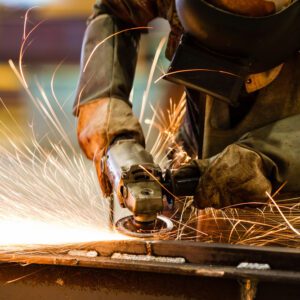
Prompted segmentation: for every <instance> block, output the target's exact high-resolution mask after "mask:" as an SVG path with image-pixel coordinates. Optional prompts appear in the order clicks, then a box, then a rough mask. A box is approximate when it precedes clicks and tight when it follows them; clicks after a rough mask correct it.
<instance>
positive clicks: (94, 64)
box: [74, 12, 140, 114]
mask: <svg viewBox="0 0 300 300" xmlns="http://www.w3.org/2000/svg"><path fill="white" fill-rule="evenodd" d="M124 28H125V25H124V24H122V22H120V21H118V20H117V19H116V18H115V17H113V16H112V15H109V14H107V13H105V12H104V13H101V14H99V15H98V16H97V17H96V18H94V19H93V20H91V21H90V23H89V25H88V28H87V30H86V33H85V36H84V41H83V47H82V56H81V72H80V78H79V82H78V87H77V92H76V98H75V103H74V113H75V114H78V109H79V107H80V105H82V104H85V103H88V102H92V101H94V100H96V99H97V100H98V99H102V98H107V97H114V98H116V99H122V100H124V101H128V97H129V93H130V91H131V88H132V82H133V77H134V72H135V66H136V60H137V47H138V41H139V36H140V33H139V32H137V31H135V32H124V33H121V34H118V35H115V36H112V35H114V34H116V33H117V32H119V31H120V30H123V29H124ZM109 36H111V37H110V38H108V37H109ZM103 41H104V42H103ZM101 42H103V44H100V43H101ZM99 44H100V46H98V45H99Z"/></svg>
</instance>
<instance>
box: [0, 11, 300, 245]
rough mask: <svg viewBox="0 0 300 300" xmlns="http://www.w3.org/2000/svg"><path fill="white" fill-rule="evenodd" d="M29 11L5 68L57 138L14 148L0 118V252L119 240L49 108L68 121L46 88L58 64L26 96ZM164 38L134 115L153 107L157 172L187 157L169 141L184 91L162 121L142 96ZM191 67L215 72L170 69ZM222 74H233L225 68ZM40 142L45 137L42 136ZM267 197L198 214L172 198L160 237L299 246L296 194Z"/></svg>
mask: <svg viewBox="0 0 300 300" xmlns="http://www.w3.org/2000/svg"><path fill="white" fill-rule="evenodd" d="M31 10H32V9H29V10H28V11H27V13H26V15H25V23H24V34H23V39H22V44H21V49H20V56H19V64H18V68H17V67H16V66H15V64H14V63H13V62H12V61H9V65H10V66H11V68H12V70H13V71H14V73H15V75H16V77H17V78H18V80H19V81H20V83H21V84H22V86H23V88H24V89H25V91H26V93H27V95H28V97H29V98H30V100H31V101H32V102H33V103H34V105H35V106H36V107H37V109H38V110H39V112H40V114H41V116H42V117H43V119H44V121H45V123H46V124H48V127H49V131H53V132H55V133H56V134H58V135H59V137H60V140H61V142H59V143H55V142H53V141H51V140H50V141H49V142H50V143H49V144H50V146H48V147H47V148H45V147H43V146H42V144H41V141H39V140H37V138H36V137H35V133H34V128H32V136H31V141H30V143H29V144H26V143H23V144H22V145H21V146H20V145H17V143H16V142H15V139H14V138H15V133H14V132H11V130H10V129H9V128H7V126H6V125H5V124H4V123H3V122H1V128H0V130H1V131H2V132H3V133H4V134H5V135H6V136H7V141H8V142H9V143H10V146H11V148H12V150H8V149H7V148H5V147H4V146H0V182H1V185H0V200H1V206H0V231H1V243H0V250H2V249H7V248H13V247H12V246H13V245H18V249H26V248H27V247H28V246H31V245H32V244H39V245H43V246H44V247H46V246H47V245H57V244H66V243H78V242H80V243H81V242H90V241H101V240H118V239H127V237H125V236H123V235H120V234H118V233H115V232H113V231H112V230H111V229H110V227H109V215H110V208H109V204H108V201H107V199H104V198H103V197H102V196H101V193H100V190H99V186H98V180H97V177H96V175H95V172H94V167H93V164H92V163H90V162H87V161H86V160H85V159H84V157H83V156H82V155H81V154H80V153H79V151H78V150H76V149H75V147H74V145H73V143H72V141H71V139H70V137H69V136H68V133H67V132H66V130H65V128H64V127H63V125H62V123H61V121H60V118H59V117H58V115H57V112H56V110H55V109H54V108H53V107H52V104H51V103H54V104H55V105H56V106H57V107H58V109H59V112H60V113H61V114H62V117H64V118H68V116H67V114H66V113H65V112H64V107H63V105H61V104H60V101H59V99H58V98H57V96H56V93H55V89H54V79H55V74H56V72H57V70H58V69H59V68H60V67H61V65H62V63H61V64H59V65H58V67H57V68H56V69H55V71H54V74H53V76H52V79H51V95H47V94H46V93H45V91H44V89H43V87H42V86H41V84H40V83H39V81H38V80H36V82H35V85H36V87H37V90H38V92H39V96H34V95H33V93H32V92H31V91H30V89H29V85H28V83H27V79H26V76H25V74H24V71H23V67H22V63H23V57H24V53H25V50H24V49H25V47H26V44H27V41H28V38H29V37H30V36H31V34H32V32H33V31H34V30H36V28H38V26H39V25H40V24H41V22H40V23H39V24H37V25H36V26H34V27H33V28H32V29H31V30H29V31H28V30H27V20H28V16H29V13H30V11H31ZM145 28H149V27H136V28H129V29H126V30H123V31H120V32H117V33H115V34H114V35H117V34H121V33H122V32H125V31H129V30H140V29H145ZM114 35H112V36H109V37H107V38H106V39H104V40H103V41H101V42H99V43H98V44H97V45H96V47H95V48H94V50H93V51H92V54H91V55H90V57H89V58H88V60H87V62H86V64H85V66H84V70H86V68H87V67H88V64H89V63H90V61H91V59H92V56H93V55H94V53H95V51H96V50H97V49H98V51H100V50H101V49H99V47H100V45H102V44H103V43H104V42H105V41H107V40H108V39H109V38H111V37H113V36H114ZM164 43H165V39H162V40H161V41H160V43H159V45H158V49H157V52H156V55H155V58H154V62H153V64H152V66H151V71H150V75H149V80H148V84H147V88H146V90H145V92H144V96H143V104H142V109H141V113H140V119H141V121H142V119H143V116H144V111H145V109H146V107H147V105H148V106H149V107H150V108H151V110H152V112H153V116H152V117H151V118H150V119H146V120H145V121H144V122H145V123H146V125H148V132H147V133H146V141H147V142H148V144H149V137H150V134H151V133H153V131H155V130H156V131H157V133H158V134H157V135H158V137H157V140H156V141H155V142H154V143H153V145H150V146H149V149H150V152H151V154H152V155H153V157H154V159H155V161H156V162H157V163H158V164H159V165H160V166H161V167H162V169H165V168H167V167H170V166H176V167H178V166H179V165H181V164H184V163H187V162H189V161H190V159H191V158H190V157H189V156H188V155H187V153H186V152H185V151H183V148H182V147H181V145H178V144H177V143H176V142H175V136H176V133H177V131H178V129H179V127H180V125H181V123H182V121H183V118H184V115H185V95H183V96H182V98H181V99H180V101H179V103H177V104H175V103H174V102H173V101H172V99H171V100H170V103H169V106H170V108H169V110H168V111H167V118H166V113H165V112H163V111H161V110H160V109H159V108H156V109H154V107H153V106H152V105H151V104H150V100H149V94H150V87H151V83H152V79H153V76H154V73H155V68H156V65H157V62H158V59H159V55H160V53H161V50H162V48H163V45H164ZM195 71H206V72H216V71H215V70H202V69H201V70H200V69H196V70H182V71H177V73H178V72H195ZM217 72H222V71H217ZM165 75H166V74H164V76H165ZM227 75H231V76H235V75H234V74H230V73H229V74H227ZM162 77H163V76H161V77H160V78H158V79H157V80H156V81H155V82H157V81H159V80H160V79H161V78H162ZM0 102H1V103H2V105H3V106H4V108H5V109H6V110H7V112H8V114H9V115H10V117H11V118H12V120H13V122H15V123H16V124H17V121H16V120H15V119H13V116H12V115H11V114H10V112H9V110H8V109H7V108H6V106H5V104H4V102H3V101H2V99H0ZM70 123H71V122H70ZM17 126H18V129H19V131H20V132H21V133H22V134H25V133H24V130H23V128H21V127H20V126H19V125H17ZM74 131H75V130H74ZM44 139H48V137H47V136H45V137H44ZM171 152H172V154H173V160H170V158H169V157H168V155H167V154H168V153H171ZM276 196H278V195H276ZM273 197H274V195H273ZM273 197H271V196H270V195H269V198H270V202H269V203H266V204H265V205H261V206H260V207H259V208H253V207H254V205H257V204H261V203H242V204H238V205H235V206H231V207H226V208H225V209H223V210H215V209H211V208H210V209H206V210H203V211H197V210H196V209H195V208H193V207H192V202H193V199H192V198H180V199H177V201H176V205H175V211H172V213H171V215H172V216H171V219H172V220H173V222H174V224H175V229H174V230H173V232H171V233H170V234H168V235H165V236H162V237H161V238H162V239H177V240H180V239H185V240H190V239H191V240H198V241H202V242H226V243H232V244H243V245H256V246H265V245H278V246H292V247H300V243H299V235H300V232H299V230H298V228H300V205H299V199H297V198H295V199H285V200H276V201H275V200H274V199H273ZM244 205H248V206H249V208H247V209H245V208H242V206H244Z"/></svg>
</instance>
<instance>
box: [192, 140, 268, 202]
mask: <svg viewBox="0 0 300 300" xmlns="http://www.w3.org/2000/svg"><path fill="white" fill-rule="evenodd" d="M198 164H200V165H202V162H201V160H200V161H198ZM202 172H203V169H202ZM271 190H272V184H271V182H270V181H269V180H268V178H267V176H266V171H265V169H264V164H263V160H262V158H261V156H260V155H259V154H258V153H256V152H254V151H252V150H250V149H247V148H244V147H241V146H239V145H235V144H232V145H230V146H228V147H227V148H225V149H224V150H223V151H222V152H221V153H220V154H219V155H217V156H215V157H214V159H212V160H211V162H210V163H209V165H208V166H207V168H206V169H205V170H204V172H203V175H202V176H201V178H200V181H199V184H198V187H197V189H196V194H195V196H194V204H195V206H196V207H198V208H205V207H214V208H222V207H225V206H229V205H234V204H238V203H244V202H252V201H255V202H257V201H258V202H265V201H266V200H267V199H268V198H267V195H266V192H269V193H271Z"/></svg>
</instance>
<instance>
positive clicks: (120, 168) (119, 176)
mask: <svg viewBox="0 0 300 300" xmlns="http://www.w3.org/2000/svg"><path fill="white" fill-rule="evenodd" d="M102 163H105V164H106V166H105V168H106V174H107V176H108V179H109V181H110V184H111V186H112V188H113V191H114V195H116V197H117V198H118V200H119V203H120V205H121V207H124V208H128V209H129V210H130V211H131V212H132V214H133V215H132V216H128V217H125V218H122V219H120V220H118V221H117V222H116V224H115V227H116V229H117V230H118V231H119V232H121V233H123V234H126V235H129V236H133V237H139V238H148V237H153V236H155V235H160V234H162V233H167V232H169V231H171V230H172V228H173V223H172V221H171V220H169V219H168V218H166V217H164V216H162V215H160V214H161V213H162V211H163V191H162V190H163V189H162V185H161V181H162V171H161V169H160V167H159V166H158V165H157V164H155V163H154V161H153V158H152V156H151V155H150V154H149V153H148V152H147V151H146V150H145V149H144V147H143V146H141V145H140V144H138V143H137V142H136V141H135V140H134V139H119V140H117V141H115V142H114V143H113V144H112V145H111V146H110V148H109V149H108V151H107V155H106V157H105V161H104V162H102Z"/></svg>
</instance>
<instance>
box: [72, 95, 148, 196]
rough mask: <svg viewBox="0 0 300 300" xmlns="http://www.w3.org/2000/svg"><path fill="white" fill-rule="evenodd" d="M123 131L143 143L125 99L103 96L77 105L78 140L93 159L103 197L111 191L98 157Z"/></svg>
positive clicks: (103, 167) (137, 123)
mask: <svg viewBox="0 0 300 300" xmlns="http://www.w3.org/2000/svg"><path fill="white" fill-rule="evenodd" d="M126 134H130V136H131V137H132V138H134V139H135V140H136V141H137V142H138V143H140V144H141V145H144V136H143V133H142V129H141V126H140V124H139V122H138V120H137V119H136V117H135V116H134V115H133V113H132V110H131V108H130V106H129V105H128V104H127V103H126V102H125V101H122V100H119V99H114V98H104V99H100V100H96V101H92V102H89V103H87V104H83V105H81V106H80V108H79V115H78V124H77V137H78V141H79V144H80V146H81V148H82V150H83V151H84V153H85V154H86V156H87V157H88V158H89V159H92V160H93V161H94V162H95V166H96V170H97V175H98V179H99V183H100V187H101V189H102V192H103V194H104V195H105V196H108V195H109V194H110V193H111V186H110V184H109V182H108V179H107V177H106V175H105V166H102V167H101V159H102V157H103V156H104V155H105V153H106V151H107V148H108V147H109V145H110V144H111V142H112V141H113V140H114V139H115V138H116V137H117V136H119V135H126Z"/></svg>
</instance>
